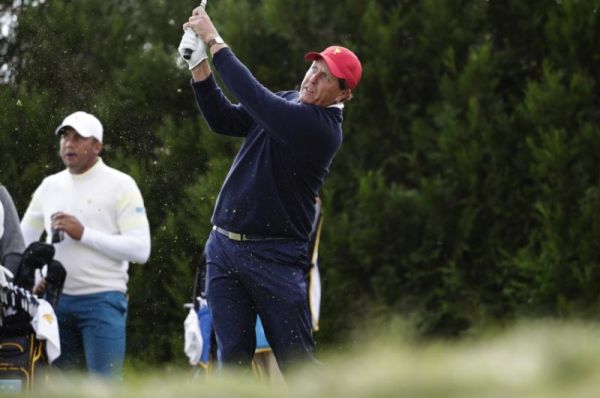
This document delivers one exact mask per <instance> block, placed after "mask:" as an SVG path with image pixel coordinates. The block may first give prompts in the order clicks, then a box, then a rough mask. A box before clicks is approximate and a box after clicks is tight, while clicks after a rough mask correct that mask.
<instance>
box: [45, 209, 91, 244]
mask: <svg viewBox="0 0 600 398" xmlns="http://www.w3.org/2000/svg"><path fill="white" fill-rule="evenodd" d="M52 228H55V229H60V230H62V231H65V233H66V234H67V235H69V236H70V237H71V239H74V240H81V237H82V236H83V229H84V227H83V224H81V222H79V220H78V219H77V218H75V217H74V216H72V215H70V214H66V213H62V212H58V213H55V214H54V215H53V216H52Z"/></svg>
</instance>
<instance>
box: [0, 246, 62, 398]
mask: <svg viewBox="0 0 600 398" xmlns="http://www.w3.org/2000/svg"><path fill="white" fill-rule="evenodd" d="M53 257H54V246H52V245H49V244H45V243H41V242H33V243H32V244H31V245H29V247H27V248H26V249H25V251H24V252H23V253H22V254H20V253H8V254H6V255H5V256H4V258H3V259H2V264H3V265H4V267H3V270H0V393H2V392H9V391H10V392H19V391H22V392H25V391H31V390H33V389H34V385H36V384H37V383H38V382H39V381H41V380H44V379H45V375H46V373H47V370H48V367H49V362H50V361H49V358H48V354H47V353H48V352H52V353H53V354H52V358H51V359H54V357H55V355H56V354H55V353H56V351H57V349H58V350H60V345H58V347H55V346H56V344H57V342H56V340H57V339H58V327H57V324H56V322H57V320H56V317H55V316H54V311H53V309H52V308H53V307H54V306H56V305H57V304H58V300H59V296H60V294H61V292H62V288H63V285H64V282H65V278H66V271H65V269H64V267H63V266H62V264H61V263H60V262H58V261H56V260H54V259H53ZM44 266H47V274H46V278H45V280H46V292H45V296H44V298H45V299H44V300H42V299H40V298H38V297H37V296H36V295H34V294H33V293H32V289H33V286H34V281H35V272H36V270H39V269H41V268H42V267H44ZM5 270H8V271H5ZM7 276H8V277H7ZM40 336H43V337H44V339H40V338H38V337H40ZM47 344H50V347H51V351H48V350H47V349H48V346H47Z"/></svg>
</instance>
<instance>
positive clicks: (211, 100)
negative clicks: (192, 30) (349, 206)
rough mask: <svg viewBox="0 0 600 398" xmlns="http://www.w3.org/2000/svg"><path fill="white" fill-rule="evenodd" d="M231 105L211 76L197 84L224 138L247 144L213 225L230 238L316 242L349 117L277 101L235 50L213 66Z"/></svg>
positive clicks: (287, 97) (287, 98) (290, 98)
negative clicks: (322, 202)
mask: <svg viewBox="0 0 600 398" xmlns="http://www.w3.org/2000/svg"><path fill="white" fill-rule="evenodd" d="M213 64H214V67H215V69H216V70H217V71H218V72H219V74H220V76H221V78H222V80H223V82H224V84H225V85H226V86H227V88H228V89H229V90H230V91H231V93H232V94H233V95H234V96H235V97H236V98H237V100H238V101H239V104H232V103H231V102H230V101H229V100H228V99H227V97H225V95H224V94H223V92H222V91H221V89H220V88H219V87H218V86H217V84H216V82H215V80H214V77H213V76H212V75H211V76H210V77H209V78H208V79H207V80H204V81H200V82H193V83H192V87H193V90H194V94H195V96H196V101H197V102H198V106H199V107H200V110H201V112H202V114H203V115H204V118H205V119H206V121H207V123H208V124H209V126H210V128H211V129H212V130H213V131H215V132H216V133H219V134H224V135H229V136H238V137H245V141H244V143H243V145H242V147H241V148H240V150H239V152H238V154H237V155H236V157H235V160H234V161H233V164H232V166H231V169H230V170H229V173H228V175H227V178H226V179H225V182H224V183H223V186H222V187H221V192H220V193H219V197H218V198H217V203H216V206H215V210H214V212H213V216H212V223H213V224H214V225H217V226H219V227H221V228H224V229H226V230H228V231H232V232H237V233H244V234H254V235H262V236H271V237H288V238H292V239H300V240H306V241H308V240H309V235H310V232H311V228H312V223H313V220H314V217H315V199H316V197H317V195H318V194H319V190H320V189H321V186H322V185H323V182H324V180H325V177H326V176H327V174H328V173H329V167H330V166H331V161H332V160H333V157H334V156H335V153H336V152H337V150H338V149H339V147H340V145H341V143H342V119H343V117H342V110H341V109H340V108H338V107H328V108H325V107H321V106H316V105H308V104H304V103H302V102H300V101H299V99H298V97H299V93H298V92H297V91H286V92H280V93H272V92H271V91H269V90H268V89H266V88H265V87H264V86H262V85H261V84H260V83H259V82H258V81H257V80H256V79H255V78H254V76H253V75H252V74H251V73H250V71H249V70H248V69H247V68H246V67H245V66H244V65H243V64H242V63H241V62H240V61H239V60H238V59H237V57H236V56H235V55H234V54H233V52H232V51H231V50H230V49H229V48H224V49H222V50H220V51H219V52H217V54H215V56H214V58H213Z"/></svg>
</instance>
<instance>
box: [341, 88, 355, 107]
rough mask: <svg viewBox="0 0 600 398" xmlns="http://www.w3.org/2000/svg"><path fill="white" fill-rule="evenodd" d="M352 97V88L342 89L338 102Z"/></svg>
mask: <svg viewBox="0 0 600 398" xmlns="http://www.w3.org/2000/svg"><path fill="white" fill-rule="evenodd" d="M351 99H352V90H350V89H349V88H347V89H345V90H342V93H341V94H340V96H339V97H338V102H339V103H342V102H346V101H349V100H351Z"/></svg>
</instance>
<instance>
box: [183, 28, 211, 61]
mask: <svg viewBox="0 0 600 398" xmlns="http://www.w3.org/2000/svg"><path fill="white" fill-rule="evenodd" d="M186 49H190V50H192V54H191V56H190V58H189V59H185V58H184V56H183V55H184V54H185V50H186ZM177 51H179V55H181V58H183V59H184V61H185V62H187V64H188V66H189V67H190V70H192V69H194V68H195V67H196V66H198V64H199V63H200V62H202V61H204V60H205V59H207V58H208V56H207V55H206V47H205V46H204V43H203V42H202V40H200V39H199V38H198V36H196V33H195V32H194V31H193V30H192V29H189V28H188V29H186V30H185V32H184V33H183V36H182V37H181V43H179V48H178V49H177Z"/></svg>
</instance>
